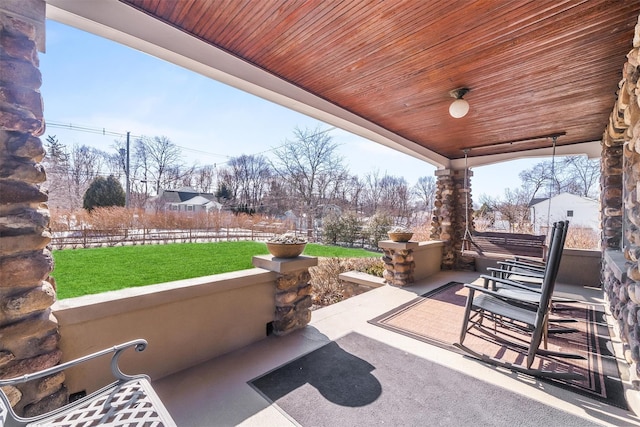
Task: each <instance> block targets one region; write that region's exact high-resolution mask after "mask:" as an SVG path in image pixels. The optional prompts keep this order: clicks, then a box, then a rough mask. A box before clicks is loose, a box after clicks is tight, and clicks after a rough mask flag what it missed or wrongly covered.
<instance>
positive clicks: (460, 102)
mask: <svg viewBox="0 0 640 427" xmlns="http://www.w3.org/2000/svg"><path fill="white" fill-rule="evenodd" d="M470 90H471V89H469V88H466V87H461V88H460V89H454V90H452V91H451V92H449V95H451V97H452V98H455V99H456V100H455V101H453V102H452V103H451V105H450V106H449V114H450V115H451V117H453V118H454V119H459V118H461V117H464V116H466V115H467V113H468V112H469V103H468V102H467V101H466V100H464V99H462V97H463V96H465V95H466V94H467V92H469V91H470Z"/></svg>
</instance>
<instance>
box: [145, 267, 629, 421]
mask: <svg viewBox="0 0 640 427" xmlns="http://www.w3.org/2000/svg"><path fill="white" fill-rule="evenodd" d="M477 278H478V273H475V272H459V271H449V272H444V271H443V272H440V273H438V274H436V275H434V276H431V277H429V278H428V279H426V280H423V281H421V282H419V283H415V284H413V285H412V286H410V287H405V288H397V287H393V286H383V287H380V288H377V289H374V290H371V291H369V292H367V293H364V294H362V295H359V296H356V297H353V298H350V299H348V300H345V301H343V302H340V303H338V304H334V305H332V306H329V307H326V308H322V309H320V310H316V311H314V312H313V316H312V320H311V323H310V324H309V325H308V326H307V327H306V328H304V329H302V330H299V331H296V332H294V333H292V334H290V335H287V336H284V337H276V336H271V337H267V338H265V339H264V340H262V341H260V342H257V343H255V344H252V345H250V346H248V347H245V348H243V349H240V350H238V351H235V352H233V353H230V354H226V355H224V356H221V357H218V358H216V359H214V360H211V361H209V362H206V363H203V364H201V365H199V366H196V367H193V368H191V369H188V370H186V371H183V372H180V373H178V374H174V375H171V376H169V377H166V378H163V379H161V380H158V381H155V382H154V384H153V385H154V388H155V390H156V391H157V393H158V394H159V396H160V397H161V398H162V400H163V402H164V403H165V405H166V407H167V409H168V410H169V412H170V413H171V415H172V416H173V418H174V419H175V421H176V423H177V424H178V425H179V426H184V427H187V426H197V427H205V426H235V425H242V426H261V427H264V426H289V425H297V424H296V423H295V422H294V421H292V420H291V419H290V418H289V417H287V415H286V414H284V413H283V412H281V411H280V410H279V409H278V408H277V407H275V406H273V405H271V404H270V403H269V402H268V401H267V400H266V399H265V398H264V397H262V396H261V395H260V394H259V393H258V392H256V391H255V390H254V389H253V388H252V387H251V386H250V385H249V384H248V381H250V380H252V379H254V378H256V377H258V376H260V375H262V374H264V373H267V372H269V371H271V370H273V369H275V368H277V367H279V366H281V365H284V364H286V363H287V362H289V361H291V360H293V359H296V358H297V357H299V356H302V355H304V354H306V353H309V352H310V351H313V350H315V349H317V348H319V347H321V346H323V345H324V344H326V343H328V342H330V341H332V340H335V339H337V338H340V337H342V336H344V335H346V334H348V333H350V332H357V333H359V334H361V335H364V336H367V337H370V338H373V339H376V340H378V341H381V342H383V343H386V344H388V345H390V346H393V347H396V348H398V349H400V350H403V351H405V352H408V353H410V354H414V355H415V356H416V357H421V358H424V359H428V360H431V361H433V362H435V363H439V364H441V365H444V366H447V367H450V368H452V369H455V370H458V371H461V372H463V373H465V374H467V375H470V376H473V377H476V378H478V379H481V380H484V381H486V382H488V383H492V384H495V385H498V386H501V387H504V388H507V389H508V390H511V391H512V392H514V393H521V394H523V395H526V396H528V397H529V398H532V399H535V400H538V401H540V402H543V403H544V404H546V405H550V406H553V407H556V408H560V409H562V410H565V411H567V412H569V413H572V414H574V415H577V416H580V417H584V418H586V419H589V420H591V421H594V422H599V423H602V424H605V425H637V426H640V417H638V416H636V415H635V414H634V411H633V410H632V411H624V410H622V409H619V408H617V407H613V406H609V405H606V404H604V403H602V402H599V401H596V400H593V399H590V398H588V397H585V396H583V395H579V394H576V393H573V392H571V391H568V390H565V389H562V388H559V387H556V386H553V385H551V384H549V383H546V382H541V381H538V380H536V379H533V378H530V377H527V376H522V375H516V374H514V373H512V372H509V371H504V370H498V369H495V368H493V367H490V366H488V365H485V364H483V363H481V362H478V361H476V360H473V359H470V358H468V357H464V356H462V355H459V354H456V353H453V352H450V351H447V350H445V349H442V348H439V347H436V346H433V345H429V344H427V343H424V342H421V341H418V340H416V339H412V338H409V337H406V336H403V335H401V334H398V333H394V332H392V331H389V330H386V329H383V328H380V327H377V326H374V325H371V324H369V323H367V321H368V320H370V319H372V318H374V317H376V316H378V315H380V314H382V313H384V312H386V311H388V310H391V309H393V308H395V307H397V306H399V305H401V304H404V303H406V302H408V301H411V300H412V299H414V298H415V297H416V295H420V294H422V293H424V292H427V291H429V290H431V289H434V288H436V287H438V286H440V285H443V284H445V283H448V282H450V281H459V282H467V283H468V282H472V281H474V280H476V279H477ZM557 291H558V292H559V293H560V294H564V295H571V296H572V297H574V298H580V299H582V300H586V301H589V302H593V303H603V300H602V291H600V290H599V289H593V288H582V287H577V286H568V285H563V284H558V285H557ZM452 327H453V328H456V329H458V328H459V327H460V325H452ZM202 338H203V339H207V337H202ZM209 339H215V337H209ZM615 346H616V347H617V350H618V352H617V353H618V354H621V345H620V343H619V342H616V343H615ZM621 374H622V376H623V377H624V378H628V376H629V375H628V372H626V371H625V370H623V371H622V372H621ZM629 387H630V386H629ZM638 393H640V392H638V391H635V392H634V391H632V390H628V391H627V393H626V395H627V400H628V402H629V406H630V407H631V408H632V409H635V413H640V412H638V409H637V408H640V404H638V402H637V400H636V399H638V398H637V396H635V395H636V394H638ZM638 400H640V399H638Z"/></svg>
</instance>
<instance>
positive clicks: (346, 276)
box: [338, 271, 385, 289]
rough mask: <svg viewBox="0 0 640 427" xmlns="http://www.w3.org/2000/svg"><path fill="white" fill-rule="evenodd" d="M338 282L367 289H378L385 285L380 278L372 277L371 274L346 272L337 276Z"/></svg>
mask: <svg viewBox="0 0 640 427" xmlns="http://www.w3.org/2000/svg"><path fill="white" fill-rule="evenodd" d="M338 278H339V279H340V280H344V281H345V282H349V283H355V284H356V285H360V286H366V287H368V288H372V289H374V288H379V287H381V286H384V285H385V282H384V279H383V278H382V277H378V276H374V275H372V274H367V273H363V272H361V271H346V272H344V273H340V274H339V275H338Z"/></svg>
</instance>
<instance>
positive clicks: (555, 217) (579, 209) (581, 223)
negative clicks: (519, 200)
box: [529, 193, 600, 234]
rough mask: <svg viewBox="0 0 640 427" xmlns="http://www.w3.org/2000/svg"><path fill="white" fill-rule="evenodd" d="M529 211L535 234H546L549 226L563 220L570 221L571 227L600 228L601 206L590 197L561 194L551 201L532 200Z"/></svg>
mask: <svg viewBox="0 0 640 427" xmlns="http://www.w3.org/2000/svg"><path fill="white" fill-rule="evenodd" d="M549 204H551V206H549ZM529 209H530V212H531V224H532V225H533V232H534V234H544V233H545V232H546V230H547V226H548V225H551V224H553V223H554V222H555V221H563V220H568V221H569V224H570V227H576V228H591V229H594V230H598V229H599V227H600V222H599V212H600V204H599V203H598V201H597V200H594V199H590V198H588V197H582V196H577V195H575V194H570V193H560V194H558V195H557V196H553V197H552V198H550V199H533V200H531V203H530V204H529ZM547 215H548V216H549V219H548V220H547Z"/></svg>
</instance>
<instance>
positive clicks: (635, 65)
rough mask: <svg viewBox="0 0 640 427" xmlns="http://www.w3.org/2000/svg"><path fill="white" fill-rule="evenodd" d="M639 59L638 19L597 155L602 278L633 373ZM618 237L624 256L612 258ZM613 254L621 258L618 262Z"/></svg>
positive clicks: (638, 315)
mask: <svg viewBox="0 0 640 427" xmlns="http://www.w3.org/2000/svg"><path fill="white" fill-rule="evenodd" d="M639 62H640V19H639V24H638V25H636V29H635V36H634V39H633V49H632V50H631V51H630V52H629V54H628V55H627V62H626V63H625V64H624V66H623V72H622V80H621V81H620V83H619V91H618V99H617V101H616V105H615V106H614V109H613V112H612V113H611V116H610V119H609V125H608V126H607V129H606V130H605V132H604V135H603V139H602V142H603V150H602V159H601V167H602V175H601V203H602V216H601V220H602V249H603V263H602V265H603V269H602V282H603V287H604V290H605V295H606V297H607V300H608V303H609V308H610V310H611V313H612V315H613V317H614V318H615V321H616V326H617V328H616V329H617V330H618V333H619V334H620V338H621V340H622V341H623V343H624V346H625V350H626V351H625V356H626V358H627V361H628V362H629V363H630V364H632V367H633V369H632V372H634V373H635V374H636V377H637V375H638V374H640V369H639V368H640V365H639V363H640V321H639V319H640V263H639V260H640V183H639V181H640V86H639V85H638V76H639V75H640V67H639ZM623 229H624V235H623V232H622V230H623ZM621 241H623V243H622V246H623V251H622V253H623V255H624V257H616V256H614V255H615V251H617V250H619V249H620V246H621ZM612 250H613V251H614V252H613V254H612V253H611V251H612ZM617 258H620V259H621V260H620V261H618V262H616V259H617ZM622 260H624V261H622ZM623 264H624V265H623ZM625 270H626V271H625Z"/></svg>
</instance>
